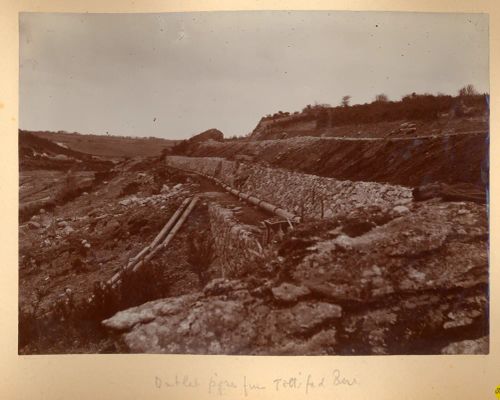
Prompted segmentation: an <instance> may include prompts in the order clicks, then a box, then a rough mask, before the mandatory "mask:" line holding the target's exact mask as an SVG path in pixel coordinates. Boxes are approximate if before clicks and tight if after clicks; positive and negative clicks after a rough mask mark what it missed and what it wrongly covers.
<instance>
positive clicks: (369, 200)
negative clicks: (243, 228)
mask: <svg viewBox="0 0 500 400" xmlns="http://www.w3.org/2000/svg"><path fill="white" fill-rule="evenodd" d="M167 164H168V165H171V166H173V167H176V168H180V169H184V170H190V171H194V172H199V173H204V174H207V175H210V176H213V177H216V178H218V179H220V180H221V181H223V182H224V183H226V184H227V185H230V186H232V187H234V188H237V189H238V190H241V191H242V192H246V193H249V194H252V195H254V196H256V197H258V198H260V199H262V200H265V201H268V202H270V203H272V204H274V205H276V206H279V207H281V208H284V209H286V210H288V211H290V212H292V213H294V214H295V215H298V216H301V217H303V218H304V219H318V218H329V217H332V216H334V215H336V214H341V213H347V212H350V211H352V210H354V209H356V208H358V207H366V206H380V207H381V208H392V207H394V206H397V205H403V204H406V203H409V202H410V201H411V198H412V193H411V189H410V188H407V187H404V186H398V185H390V184H383V183H377V182H361V181H356V182H353V181H347V180H346V181H340V180H337V179H334V178H326V177H320V176H316V175H309V174H303V173H299V172H292V171H288V170H284V169H279V168H268V167H264V166H261V165H255V164H248V163H242V162H238V161H228V160H225V159H223V158H219V157H181V156H170V157H167Z"/></svg>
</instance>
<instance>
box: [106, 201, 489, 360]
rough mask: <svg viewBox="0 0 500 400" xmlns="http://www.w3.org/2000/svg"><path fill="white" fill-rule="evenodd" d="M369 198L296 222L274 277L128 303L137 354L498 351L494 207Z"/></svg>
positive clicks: (128, 336) (117, 322)
mask: <svg viewBox="0 0 500 400" xmlns="http://www.w3.org/2000/svg"><path fill="white" fill-rule="evenodd" d="M405 208H406V209H405V210H401V209H399V210H396V211H395V210H387V209H384V208H380V207H376V206H373V207H361V208H358V209H355V210H352V211H350V212H348V213H346V214H344V215H342V216H337V217H335V218H331V219H329V220H323V221H319V222H314V223H309V224H303V225H301V226H299V227H298V228H296V229H295V230H293V231H291V232H289V233H288V234H287V236H286V237H285V239H284V240H283V241H282V242H281V243H280V244H279V245H278V247H277V248H275V253H274V254H273V255H272V256H269V259H268V260H267V262H268V264H269V266H270V268H269V271H270V272H269V273H268V275H267V276H259V277H256V276H249V277H247V278H241V279H234V280H228V279H223V278H219V279H215V280H213V281H211V282H209V283H208V284H207V286H206V287H205V288H204V290H203V291H200V292H196V293H193V294H189V295H185V296H182V297H179V298H166V299H160V300H156V301H152V302H149V303H146V304H143V305H141V306H138V307H134V308H131V309H128V310H124V311H121V312H119V313H117V314H116V315H114V316H113V317H111V318H109V319H107V320H105V321H103V325H104V326H105V327H107V328H108V329H110V330H111V331H114V332H116V333H117V334H118V335H119V336H121V337H122V339H123V341H124V343H125V344H126V346H128V348H129V350H130V351H131V352H146V353H197V354H296V355H303V354H455V353H465V354H469V353H485V352H487V351H488V346H487V343H488V322H487V321H488V252H487V238H488V232H487V215H486V209H485V207H484V206H483V205H478V204H475V203H469V202H448V203H443V202H439V201H437V200H430V201H427V202H422V203H416V204H411V205H409V206H408V207H405Z"/></svg>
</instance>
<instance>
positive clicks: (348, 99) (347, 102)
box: [340, 95, 351, 107]
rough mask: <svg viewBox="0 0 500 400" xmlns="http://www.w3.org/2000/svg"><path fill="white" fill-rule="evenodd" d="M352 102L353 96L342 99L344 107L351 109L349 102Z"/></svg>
mask: <svg viewBox="0 0 500 400" xmlns="http://www.w3.org/2000/svg"><path fill="white" fill-rule="evenodd" d="M350 100H351V96H349V95H347V96H344V97H342V102H341V103H340V104H341V106H342V107H349V101H350Z"/></svg>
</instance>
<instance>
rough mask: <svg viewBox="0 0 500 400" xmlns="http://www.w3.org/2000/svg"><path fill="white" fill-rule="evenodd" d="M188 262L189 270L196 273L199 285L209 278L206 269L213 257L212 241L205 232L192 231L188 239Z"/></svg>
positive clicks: (202, 284)
mask: <svg viewBox="0 0 500 400" xmlns="http://www.w3.org/2000/svg"><path fill="white" fill-rule="evenodd" d="M188 249H189V253H188V254H189V255H188V262H189V265H190V267H191V270H192V271H193V272H194V273H195V274H196V275H198V279H199V281H200V285H201V286H204V285H205V284H206V283H207V282H208V280H209V273H208V269H209V267H210V264H211V263H212V261H213V260H214V258H215V252H214V241H213V238H212V236H211V235H207V234H206V233H201V232H200V233H194V234H192V235H191V236H190V237H189V239H188Z"/></svg>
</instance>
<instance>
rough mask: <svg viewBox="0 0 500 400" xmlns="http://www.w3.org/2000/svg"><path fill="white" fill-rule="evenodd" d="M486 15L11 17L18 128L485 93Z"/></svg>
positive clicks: (110, 126) (147, 125) (241, 125)
mask: <svg viewBox="0 0 500 400" xmlns="http://www.w3.org/2000/svg"><path fill="white" fill-rule="evenodd" d="M488 35H489V33H488V16H487V15H486V14H437V13H435V14H434V13H395V12H327V11H314V12H313V11H296V12H287V11H254V12H248V11H244V12H203V13H161V14H87V13H86V14H54V13H22V14H20V128H21V129H28V130H51V131H58V130H65V131H68V132H80V133H94V134H106V133H108V134H110V135H122V136H138V137H144V136H155V137H162V138H167V139H182V138H187V137H190V136H192V135H194V134H197V133H199V132H202V131H204V130H207V129H211V128H217V129H219V130H221V131H222V132H223V133H224V135H225V136H226V137H229V136H233V135H238V136H240V135H245V134H247V133H249V132H251V131H252V130H253V128H254V127H255V126H256V125H257V123H258V121H259V119H260V118H261V117H262V116H264V115H266V114H272V113H275V112H277V111H290V112H293V111H300V110H301V109H302V108H304V107H305V106H306V105H307V104H314V103H327V104H331V105H334V106H335V105H338V104H339V103H340V101H341V99H342V97H343V96H344V95H350V96H351V104H357V103H366V102H371V101H373V99H374V97H375V95H376V94H380V93H384V94H386V95H387V96H388V97H389V99H391V100H399V99H400V98H401V97H402V96H404V95H406V94H409V93H412V92H417V93H424V92H428V93H433V94H437V93H439V92H440V93H445V94H456V93H457V91H458V89H459V88H460V87H463V86H465V85H466V84H473V85H474V86H475V87H476V89H477V90H478V91H480V92H482V93H483V92H489V70H488V64H489V59H488V53H489V51H488V47H489V36H488Z"/></svg>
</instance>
